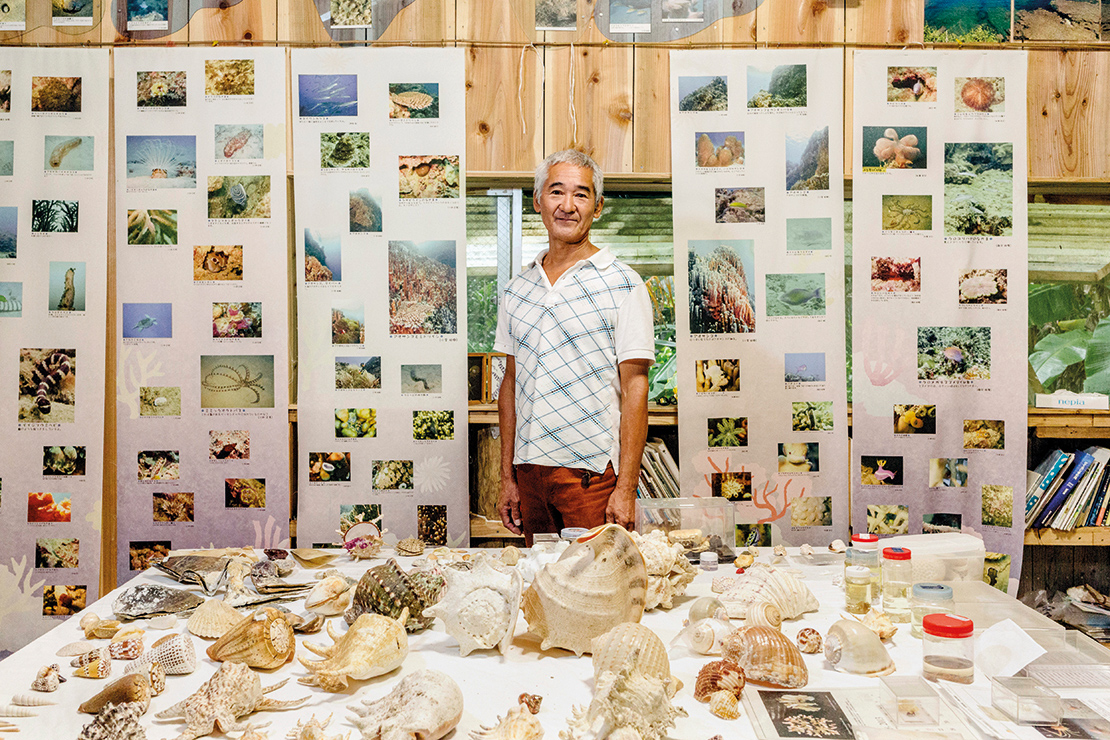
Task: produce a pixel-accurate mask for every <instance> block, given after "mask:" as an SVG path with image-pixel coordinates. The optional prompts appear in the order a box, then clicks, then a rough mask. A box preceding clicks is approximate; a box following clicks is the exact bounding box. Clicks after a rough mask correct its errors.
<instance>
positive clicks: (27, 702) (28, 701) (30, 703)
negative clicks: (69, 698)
mask: <svg viewBox="0 0 1110 740" xmlns="http://www.w3.org/2000/svg"><path fill="white" fill-rule="evenodd" d="M57 703H58V702H56V701H53V700H51V699H49V698H47V697H45V696H39V695H37V694H16V695H15V696H13V697H12V704H14V705H15V706H17V707H46V706H50V705H52V704H57Z"/></svg>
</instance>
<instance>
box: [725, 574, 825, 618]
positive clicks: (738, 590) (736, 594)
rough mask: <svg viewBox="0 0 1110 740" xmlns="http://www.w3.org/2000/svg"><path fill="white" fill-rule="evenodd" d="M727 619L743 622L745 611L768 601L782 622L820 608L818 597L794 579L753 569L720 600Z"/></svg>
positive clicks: (787, 575) (790, 576)
mask: <svg viewBox="0 0 1110 740" xmlns="http://www.w3.org/2000/svg"><path fill="white" fill-rule="evenodd" d="M718 598H719V599H720V600H721V603H722V604H724V605H725V611H726V612H728V616H730V617H733V618H735V619H743V618H745V617H746V616H747V613H748V607H749V606H751V605H752V604H754V603H756V602H757V601H768V602H770V603H771V604H774V606H775V608H777V609H778V610H779V614H781V615H782V618H783V619H794V618H795V617H800V616H801V615H802V614H805V613H806V612H815V611H817V609H818V608H819V606H820V605H819V604H818V603H817V597H816V596H814V595H813V592H812V591H810V590H809V587H808V586H806V585H805V584H804V583H802V582H801V581H800V580H798V579H797V578H795V577H794V576H792V575H790V574H789V573H786V572H785V571H782V570H779V569H777V568H772V567H771V566H769V565H759V564H756V565H753V566H752V567H750V568H749V569H748V570H747V572H746V573H744V575H743V576H741V577H740V578H738V579H737V582H736V583H735V585H733V586H732V587H731V588H729V589H728V590H727V591H725V592H723V593H722V594H721V595H720V596H719V597H718Z"/></svg>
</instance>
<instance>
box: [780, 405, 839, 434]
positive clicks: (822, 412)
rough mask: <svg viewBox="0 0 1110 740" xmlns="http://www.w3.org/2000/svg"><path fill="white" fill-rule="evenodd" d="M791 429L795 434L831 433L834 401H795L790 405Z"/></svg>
mask: <svg viewBox="0 0 1110 740" xmlns="http://www.w3.org/2000/svg"><path fill="white" fill-rule="evenodd" d="M790 429H791V430H792V431H795V432H811V431H812V432H831V431H832V430H833V402H832V401H794V402H792V403H791V404H790Z"/></svg>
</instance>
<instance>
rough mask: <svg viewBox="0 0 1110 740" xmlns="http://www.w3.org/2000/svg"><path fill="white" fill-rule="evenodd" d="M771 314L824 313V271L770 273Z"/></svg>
mask: <svg viewBox="0 0 1110 740" xmlns="http://www.w3.org/2000/svg"><path fill="white" fill-rule="evenodd" d="M767 315H768V316H824V315H825V273H823V272H801V273H785V274H783V273H768V274H767Z"/></svg>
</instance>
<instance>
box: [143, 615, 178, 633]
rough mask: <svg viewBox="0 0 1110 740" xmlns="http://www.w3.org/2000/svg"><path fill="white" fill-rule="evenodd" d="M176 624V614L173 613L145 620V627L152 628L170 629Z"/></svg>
mask: <svg viewBox="0 0 1110 740" xmlns="http://www.w3.org/2000/svg"><path fill="white" fill-rule="evenodd" d="M176 624H177V616H176V615H173V614H163V615H161V616H159V617H154V618H153V619H148V620H147V623H146V625H147V627H150V628H151V629H152V630H168V629H172V628H173V627H174V625H176Z"/></svg>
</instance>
